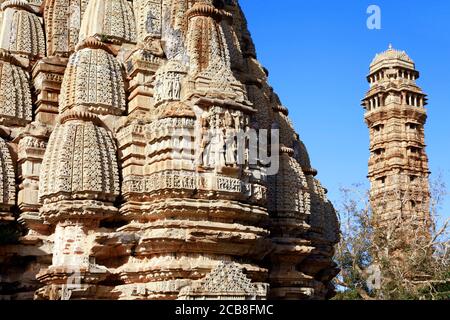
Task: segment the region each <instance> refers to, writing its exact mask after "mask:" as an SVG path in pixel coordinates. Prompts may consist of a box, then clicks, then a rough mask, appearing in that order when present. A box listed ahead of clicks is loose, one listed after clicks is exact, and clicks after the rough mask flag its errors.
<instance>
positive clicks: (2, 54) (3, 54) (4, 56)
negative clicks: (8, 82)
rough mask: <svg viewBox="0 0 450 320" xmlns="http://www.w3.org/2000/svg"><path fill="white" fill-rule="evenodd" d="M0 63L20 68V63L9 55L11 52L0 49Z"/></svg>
mask: <svg viewBox="0 0 450 320" xmlns="http://www.w3.org/2000/svg"><path fill="white" fill-rule="evenodd" d="M0 61H4V62H8V63H11V64H13V65H15V66H19V67H22V64H21V63H20V61H19V60H17V59H16V58H15V57H14V56H13V55H11V52H9V51H6V50H5V49H0Z"/></svg>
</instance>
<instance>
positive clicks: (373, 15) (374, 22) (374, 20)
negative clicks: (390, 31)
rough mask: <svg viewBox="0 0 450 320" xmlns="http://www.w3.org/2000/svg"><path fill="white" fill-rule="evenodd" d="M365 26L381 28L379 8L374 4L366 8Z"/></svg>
mask: <svg viewBox="0 0 450 320" xmlns="http://www.w3.org/2000/svg"><path fill="white" fill-rule="evenodd" d="M367 14H368V15H369V17H368V18H367V28H368V29H369V30H381V8H380V6H377V5H375V4H372V5H370V6H369V7H368V8H367Z"/></svg>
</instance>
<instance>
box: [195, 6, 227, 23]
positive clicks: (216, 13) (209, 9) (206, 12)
mask: <svg viewBox="0 0 450 320" xmlns="http://www.w3.org/2000/svg"><path fill="white" fill-rule="evenodd" d="M222 14H223V12H222V11H221V10H218V9H216V8H214V7H213V6H211V5H209V4H206V3H201V2H197V3H196V4H194V6H192V8H191V9H189V10H188V11H187V12H186V17H187V18H188V19H192V18H194V17H199V16H200V17H211V18H214V19H216V20H218V21H219V20H221V19H222ZM227 14H228V15H229V13H228V12H227Z"/></svg>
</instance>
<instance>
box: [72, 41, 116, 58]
mask: <svg viewBox="0 0 450 320" xmlns="http://www.w3.org/2000/svg"><path fill="white" fill-rule="evenodd" d="M85 48H89V49H102V50H105V51H106V52H108V53H110V54H112V55H114V54H115V52H114V50H113V49H112V48H111V46H108V45H107V44H106V43H104V42H101V41H99V40H97V39H96V38H94V37H89V38H87V39H85V40H83V41H82V42H80V43H79V44H78V45H77V46H76V48H75V50H76V51H79V50H82V49H85Z"/></svg>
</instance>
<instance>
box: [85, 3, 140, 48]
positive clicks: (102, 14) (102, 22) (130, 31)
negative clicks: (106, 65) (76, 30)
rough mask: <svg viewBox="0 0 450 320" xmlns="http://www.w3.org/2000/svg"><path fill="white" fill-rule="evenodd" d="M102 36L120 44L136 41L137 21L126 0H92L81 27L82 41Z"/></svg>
mask: <svg viewBox="0 0 450 320" xmlns="http://www.w3.org/2000/svg"><path fill="white" fill-rule="evenodd" d="M89 37H101V38H106V39H105V40H107V41H110V42H115V43H118V44H121V43H124V42H131V43H134V42H136V22H135V18H134V14H133V9H132V7H131V4H130V3H129V2H128V1H126V0H91V1H89V4H88V5H87V7H86V11H85V13H84V15H83V20H82V21H81V28H80V36H79V39H80V41H83V40H85V39H87V38H89Z"/></svg>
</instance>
